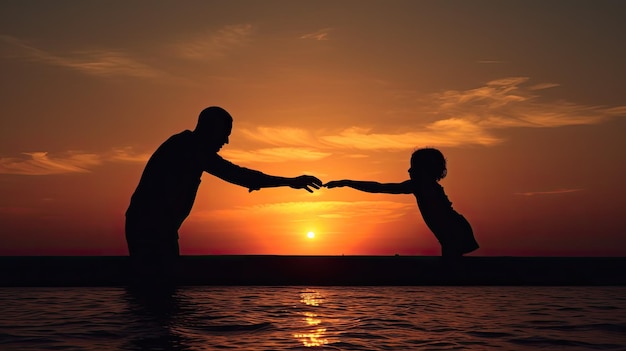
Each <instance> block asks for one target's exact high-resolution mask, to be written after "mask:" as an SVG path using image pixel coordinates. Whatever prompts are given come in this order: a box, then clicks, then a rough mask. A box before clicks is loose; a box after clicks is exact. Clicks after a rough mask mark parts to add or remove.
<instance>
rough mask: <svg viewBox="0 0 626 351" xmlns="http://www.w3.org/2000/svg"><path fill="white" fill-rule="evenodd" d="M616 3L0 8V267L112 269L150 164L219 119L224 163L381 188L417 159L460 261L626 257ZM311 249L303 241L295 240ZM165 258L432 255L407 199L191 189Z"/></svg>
mask: <svg viewBox="0 0 626 351" xmlns="http://www.w3.org/2000/svg"><path fill="white" fill-rule="evenodd" d="M624 17H626V3H623V2H618V1H593V2H591V1H589V2H581V3H579V2H576V3H574V2H571V1H550V2H545V1H506V2H502V1H471V2H469V1H445V2H442V1H393V2H388V1H234V2H217V1H186V2H184V3H182V4H181V3H180V2H174V1H159V2H152V1H150V2H141V1H137V2H131V3H127V2H107V1H89V2H71V1H56V2H54V3H53V2H45V1H40V2H36V1H33V2H18V1H14V2H2V3H0V76H1V77H2V79H1V80H0V92H1V94H0V99H2V101H1V102H2V103H1V104H0V119H1V126H2V128H0V255H31V254H46V255H48V254H61V255H65V254H72V255H73V254H81V255H82V254H99V255H119V254H126V253H127V251H126V244H125V241H124V235H123V223H124V211H125V210H126V207H127V206H128V202H129V199H130V196H131V194H132V192H133V190H134V188H135V186H136V185H137V182H138V181H139V177H140V175H141V172H142V170H143V166H144V165H145V162H146V160H147V158H148V157H149V155H150V154H151V153H152V152H153V151H154V150H155V149H156V147H158V146H159V144H160V143H161V142H163V141H164V140H165V139H166V138H168V137H169V136H170V135H172V134H174V133H178V132H180V131H182V130H184V129H193V127H194V126H195V122H196V118H197V115H198V113H199V112H200V111H201V110H202V109H203V108H204V107H207V106H210V105H219V106H221V107H224V108H225V109H227V110H228V111H229V112H230V113H231V114H232V115H233V117H234V119H235V122H234V130H233V133H232V135H231V138H230V144H229V145H226V146H225V147H224V148H223V149H222V151H221V152H220V154H221V155H222V156H224V157H225V158H227V159H229V160H231V161H233V162H235V163H237V164H239V165H242V166H246V167H249V168H253V169H258V170H261V171H263V172H265V173H268V174H273V175H281V176H296V175H300V174H303V173H308V174H313V175H316V176H318V177H319V178H321V179H322V180H323V181H324V182H326V181H329V180H333V179H344V178H351V179H358V180H377V181H382V182H399V181H403V180H406V179H408V175H407V172H406V171H407V169H408V167H409V164H408V163H409V157H410V155H411V153H412V151H413V150H414V149H415V148H419V147H424V146H432V147H437V148H439V149H441V150H442V151H443V153H444V154H445V155H446V157H447V159H448V177H447V178H445V179H444V180H442V182H441V184H442V185H443V186H444V188H445V190H446V192H447V194H448V196H449V198H450V200H451V201H452V202H453V206H454V208H455V209H456V210H457V211H459V212H460V213H462V214H463V215H465V216H466V217H467V218H468V220H469V221H470V222H471V223H472V226H473V227H474V231H475V234H476V238H477V239H478V241H479V243H480V244H481V248H480V249H479V250H478V251H476V252H475V253H474V254H473V255H592V256H623V255H626V217H625V216H624V209H625V208H626V200H625V198H626V185H625V184H624V176H626V163H625V162H624V150H626V138H624V135H625V132H626V119H625V118H624V117H625V116H626V88H624V82H625V81H626V69H625V68H624V64H623V63H624V62H626V49H624V45H623V43H624V42H626V28H625V27H626V25H625V24H624V21H623V18H624ZM309 231H313V232H315V233H316V236H315V238H313V239H310V238H307V236H306V234H307V232H309ZM180 237H181V239H180V245H181V252H182V253H183V254H329V255H336V254H367V255H391V254H396V253H399V254H403V255H437V254H439V246H438V244H437V242H436V240H435V238H434V236H433V235H432V234H431V233H430V232H429V231H428V229H427V228H426V226H425V225H424V223H423V221H422V219H421V217H420V215H419V212H418V209H417V205H416V203H415V199H414V198H413V196H412V195H384V194H368V193H361V192H358V191H355V190H352V189H347V188H343V189H332V190H329V189H322V190H320V191H317V192H315V193H314V194H309V193H307V192H305V191H302V190H300V191H297V190H293V189H289V188H275V189H264V190H261V191H257V192H253V193H248V191H247V189H244V188H241V187H238V186H235V185H231V184H228V183H225V182H223V181H221V180H219V179H217V178H214V177H212V176H211V175H208V174H205V175H204V176H203V178H202V185H201V186H200V190H199V192H198V197H197V199H196V204H195V207H194V209H193V211H192V213H191V215H190V217H189V218H188V219H187V221H186V222H185V223H184V225H183V227H182V228H181V230H180Z"/></svg>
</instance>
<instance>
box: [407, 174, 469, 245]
mask: <svg viewBox="0 0 626 351" xmlns="http://www.w3.org/2000/svg"><path fill="white" fill-rule="evenodd" d="M412 183H413V195H415V198H416V199H417V206H418V207H419V210H420V212H421V214H422V218H424V222H425V223H426V225H427V226H428V228H429V229H430V230H431V231H432V232H433V234H435V237H436V238H437V240H439V243H440V244H441V253H442V256H461V255H463V254H466V253H469V252H472V251H474V250H476V249H478V243H477V242H476V239H475V238H474V233H473V231H472V227H471V225H470V224H469V222H468V221H467V220H466V219H465V217H463V216H462V215H461V214H459V213H458V212H456V211H455V210H454V209H453V208H452V202H450V201H449V200H448V196H446V193H445V192H444V190H443V187H442V186H441V185H439V183H437V182H436V181H432V182H430V181H428V182H419V183H417V182H412Z"/></svg>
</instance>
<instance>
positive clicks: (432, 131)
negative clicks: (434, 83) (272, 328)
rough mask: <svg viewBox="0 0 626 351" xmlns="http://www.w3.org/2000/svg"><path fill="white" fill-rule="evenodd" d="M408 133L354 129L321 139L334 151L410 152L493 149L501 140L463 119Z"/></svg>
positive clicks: (435, 123) (437, 123)
mask: <svg viewBox="0 0 626 351" xmlns="http://www.w3.org/2000/svg"><path fill="white" fill-rule="evenodd" d="M420 129H421V130H419V131H414V132H406V133H396V134H393V133H373V132H370V130H369V129H364V128H359V127H351V128H348V129H346V130H344V131H342V132H340V133H339V134H338V135H327V136H323V137H321V139H322V140H323V141H324V142H325V143H327V144H328V145H332V146H334V147H345V148H352V149H360V150H406V149H414V148H416V147H420V146H432V145H436V146H459V145H467V144H478V145H493V144H496V143H499V142H500V141H501V140H500V139H498V138H496V137H494V136H492V135H490V134H489V133H487V131H486V130H484V129H483V128H481V127H480V126H477V125H475V124H473V123H469V122H468V121H465V120H463V119H455V118H453V119H446V120H441V121H436V122H434V123H431V124H429V125H426V126H424V127H423V128H420Z"/></svg>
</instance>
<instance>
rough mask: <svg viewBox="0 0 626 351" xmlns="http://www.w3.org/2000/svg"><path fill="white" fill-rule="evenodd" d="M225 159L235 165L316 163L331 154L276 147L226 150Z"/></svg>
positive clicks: (306, 149) (222, 153) (312, 150)
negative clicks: (294, 162)
mask: <svg viewBox="0 0 626 351" xmlns="http://www.w3.org/2000/svg"><path fill="white" fill-rule="evenodd" d="M221 155H223V156H224V157H225V158H227V159H228V160H230V161H231V162H235V163H240V162H241V163H247V162H272V163H274V162H287V161H316V160H320V159H322V158H325V157H328V156H330V155H331V154H330V153H329V152H323V151H318V150H314V149H310V148H296V147H276V148H264V149H257V150H251V151H247V150H224V151H222V152H221Z"/></svg>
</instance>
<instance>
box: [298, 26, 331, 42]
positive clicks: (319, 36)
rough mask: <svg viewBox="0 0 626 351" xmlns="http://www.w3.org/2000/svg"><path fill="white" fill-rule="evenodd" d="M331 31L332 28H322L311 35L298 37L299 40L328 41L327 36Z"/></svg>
mask: <svg viewBox="0 0 626 351" xmlns="http://www.w3.org/2000/svg"><path fill="white" fill-rule="evenodd" d="M332 31H333V28H323V29H320V30H318V31H315V32H312V33H306V34H304V35H302V36H300V39H312V40H328V36H329V35H330V32H332Z"/></svg>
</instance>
